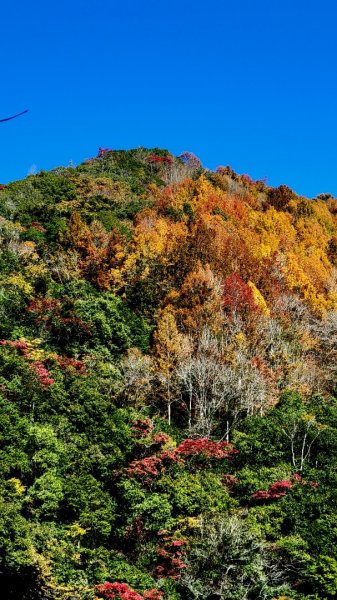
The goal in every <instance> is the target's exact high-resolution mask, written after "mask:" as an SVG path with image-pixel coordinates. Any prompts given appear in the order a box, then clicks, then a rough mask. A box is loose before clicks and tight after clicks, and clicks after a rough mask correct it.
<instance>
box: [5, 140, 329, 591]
mask: <svg viewBox="0 0 337 600" xmlns="http://www.w3.org/2000/svg"><path fill="white" fill-rule="evenodd" d="M0 231H1V236H0V277H1V292H0V294H1V300H0V440H1V441H0V464H1V475H0V477H1V496H0V503H1V510H0V589H1V590H3V594H4V596H3V597H4V598H5V599H7V598H8V599H15V600H75V599H76V600H93V599H94V598H100V599H102V598H103V599H116V600H143V599H147V600H161V599H162V600H206V599H207V600H216V599H217V598H218V599H220V600H244V599H247V600H255V599H256V600H257V599H259V598H264V599H270V600H271V599H276V598H278V599H279V600H281V599H283V600H285V599H286V598H293V599H298V600H300V599H305V598H307V599H311V600H315V599H321V598H326V599H332V598H335V597H336V595H337V529H336V522H337V472H336V468H337V402H336V399H335V394H336V393H337V392H336V383H337V363H336V357H337V346H336V342H337V269H336V265H337V199H335V198H333V197H332V196H330V195H329V194H321V195H320V196H318V197H317V198H314V199H311V200H308V199H306V198H303V197H300V196H298V195H296V194H295V193H294V192H293V191H292V190H291V189H290V188H288V187H287V186H285V185H281V186H279V187H278V188H272V187H270V186H268V185H267V184H266V183H265V182H263V181H253V180H252V179H251V178H250V177H249V176H247V175H241V176H240V175H237V174H236V173H235V172H234V171H232V169H231V168H229V167H219V168H218V169H217V170H216V172H212V171H209V170H207V169H204V168H203V167H202V165H201V163H200V161H199V159H198V158H197V157H196V156H194V155H193V154H191V153H188V152H185V153H184V154H182V155H181V156H180V157H175V156H172V155H171V154H170V153H169V152H168V151H166V150H161V149H158V148H154V149H146V148H138V149H135V150H130V151H111V150H108V149H102V148H101V149H100V150H99V152H98V155H97V157H95V158H93V159H90V160H87V161H85V162H84V163H83V164H81V165H79V166H78V167H75V168H74V167H68V168H63V167H61V168H58V169H55V170H53V171H51V172H40V173H38V174H37V175H31V176H29V177H27V178H26V179H25V180H23V181H17V182H13V183H11V184H8V185H2V186H0Z"/></svg>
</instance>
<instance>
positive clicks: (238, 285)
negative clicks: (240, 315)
mask: <svg viewBox="0 0 337 600" xmlns="http://www.w3.org/2000/svg"><path fill="white" fill-rule="evenodd" d="M222 304H223V307H224V308H226V309H228V310H229V311H230V312H232V313H235V312H247V311H254V310H256V308H257V306H256V304H255V302H254V297H253V292H252V290H251V288H250V287H249V285H247V284H246V283H245V282H244V281H243V279H242V278H241V277H240V275H239V274H238V273H232V275H228V277H226V278H225V280H224V293H223V296H222Z"/></svg>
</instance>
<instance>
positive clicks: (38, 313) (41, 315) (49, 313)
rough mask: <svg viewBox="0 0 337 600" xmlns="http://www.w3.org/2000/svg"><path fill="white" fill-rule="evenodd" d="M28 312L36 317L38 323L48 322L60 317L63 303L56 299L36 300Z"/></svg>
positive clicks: (28, 307)
mask: <svg viewBox="0 0 337 600" xmlns="http://www.w3.org/2000/svg"><path fill="white" fill-rule="evenodd" d="M26 310H27V311H28V312H30V313H32V314H33V315H34V317H35V322H36V323H41V322H46V321H48V320H49V319H50V318H51V317H54V318H55V317H59V315H60V313H61V302H60V301H59V300H56V299H55V298H35V299H34V300H32V301H31V303H30V304H29V305H28V306H27V309H26Z"/></svg>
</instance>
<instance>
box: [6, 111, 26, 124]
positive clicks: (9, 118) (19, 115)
mask: <svg viewBox="0 0 337 600" xmlns="http://www.w3.org/2000/svg"><path fill="white" fill-rule="evenodd" d="M27 112H28V110H23V111H22V112H20V113H18V114H17V115H13V116H12V117H7V119H0V123H3V122H4V121H11V119H16V117H21V115H24V114H25V113H27Z"/></svg>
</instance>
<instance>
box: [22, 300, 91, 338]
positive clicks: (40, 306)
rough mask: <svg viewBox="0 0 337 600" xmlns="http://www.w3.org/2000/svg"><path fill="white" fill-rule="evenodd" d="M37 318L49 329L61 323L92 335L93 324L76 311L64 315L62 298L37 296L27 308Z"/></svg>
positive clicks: (36, 320) (38, 321) (37, 321)
mask: <svg viewBox="0 0 337 600" xmlns="http://www.w3.org/2000/svg"><path fill="white" fill-rule="evenodd" d="M26 310H27V311H28V312H29V313H31V314H32V316H33V317H34V319H35V323H37V324H39V323H45V324H46V327H48V328H49V329H50V328H51V327H52V326H54V327H60V325H66V326H74V325H76V328H77V329H82V331H83V333H85V334H86V335H90V336H91V335H92V332H91V325H90V324H88V323H85V322H84V321H83V320H82V319H80V318H79V317H77V316H76V314H75V313H74V312H71V311H70V312H68V315H69V316H67V317H62V316H61V314H62V310H63V309H62V304H61V302H60V300H57V299H55V298H35V299H34V300H32V301H31V302H30V304H29V305H28V306H27V309H26Z"/></svg>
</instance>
